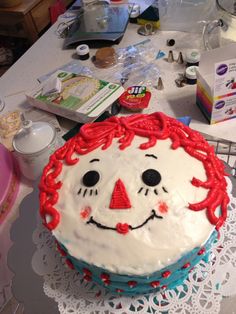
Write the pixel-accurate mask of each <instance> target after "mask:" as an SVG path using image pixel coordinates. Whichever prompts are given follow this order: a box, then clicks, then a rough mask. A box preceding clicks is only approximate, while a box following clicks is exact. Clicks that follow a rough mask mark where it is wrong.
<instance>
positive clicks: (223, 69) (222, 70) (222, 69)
mask: <svg viewBox="0 0 236 314" xmlns="http://www.w3.org/2000/svg"><path fill="white" fill-rule="evenodd" d="M227 71H228V66H227V64H220V65H219V66H218V68H217V69H216V74H218V75H224V74H225V73H226V72H227Z"/></svg>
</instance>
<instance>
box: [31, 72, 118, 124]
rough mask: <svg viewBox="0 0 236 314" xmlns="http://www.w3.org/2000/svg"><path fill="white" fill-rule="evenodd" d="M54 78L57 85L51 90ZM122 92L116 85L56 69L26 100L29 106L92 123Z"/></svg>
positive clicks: (81, 121)
mask: <svg viewBox="0 0 236 314" xmlns="http://www.w3.org/2000/svg"><path fill="white" fill-rule="evenodd" d="M55 77H56V79H59V80H60V82H59V84H58V81H57V83H55V84H54V88H53V87H52V86H51V85H52V81H53V82H54V81H55ZM52 79H53V80H52ZM59 86H60V89H59ZM45 87H46V89H45ZM45 90H47V93H45ZM123 92H124V88H123V87H122V86H120V85H118V84H113V83H109V82H107V81H103V80H99V79H96V78H92V77H88V76H83V75H78V74H74V73H70V72H67V71H60V70H59V71H57V72H56V73H54V74H53V77H50V78H49V79H48V81H44V82H43V83H42V84H41V85H40V87H39V88H38V89H37V90H35V91H33V92H32V93H31V94H30V95H26V97H27V99H28V101H29V102H30V104H31V105H32V106H35V107H37V108H40V109H43V110H46V111H49V112H51V113H54V114H57V115H59V116H62V117H65V118H67V119H70V120H73V121H77V122H80V123H87V122H92V121H94V120H96V119H97V118H98V117H99V116H100V115H101V114H102V113H103V112H104V111H106V110H107V109H108V108H109V107H110V106H111V105H112V104H113V103H114V102H115V101H116V100H117V99H118V98H119V96H120V95H121V94H122V93H123Z"/></svg>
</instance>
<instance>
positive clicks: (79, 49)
mask: <svg viewBox="0 0 236 314" xmlns="http://www.w3.org/2000/svg"><path fill="white" fill-rule="evenodd" d="M76 52H77V54H78V55H79V56H84V55H86V54H88V53H89V46H88V45H85V44H83V45H79V46H78V47H77V48H76Z"/></svg>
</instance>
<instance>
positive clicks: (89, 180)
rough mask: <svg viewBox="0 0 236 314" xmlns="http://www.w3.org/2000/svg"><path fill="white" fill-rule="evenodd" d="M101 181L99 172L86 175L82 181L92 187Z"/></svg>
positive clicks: (91, 171) (90, 172)
mask: <svg viewBox="0 0 236 314" xmlns="http://www.w3.org/2000/svg"><path fill="white" fill-rule="evenodd" d="M99 179H100V175H99V173H98V172H97V171H94V170H90V171H88V172H86V173H85V175H84V176H83V179H82V181H83V184H84V185H85V186H87V187H91V186H94V185H95V184H96V183H98V181H99Z"/></svg>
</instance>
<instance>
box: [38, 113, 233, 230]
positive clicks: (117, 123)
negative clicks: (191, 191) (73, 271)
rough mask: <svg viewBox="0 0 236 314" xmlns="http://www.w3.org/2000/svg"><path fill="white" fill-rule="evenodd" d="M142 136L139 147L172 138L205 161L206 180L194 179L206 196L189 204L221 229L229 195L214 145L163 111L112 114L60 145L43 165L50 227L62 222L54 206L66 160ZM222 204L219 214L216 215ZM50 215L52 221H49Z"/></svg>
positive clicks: (43, 204) (43, 202)
mask: <svg viewBox="0 0 236 314" xmlns="http://www.w3.org/2000/svg"><path fill="white" fill-rule="evenodd" d="M135 135H137V136H141V137H143V138H144V139H145V138H146V141H145V140H144V143H142V144H141V145H140V149H148V148H150V147H153V146H155V144H156V142H157V140H164V139H167V138H169V139H171V141H172V145H171V148H172V149H177V148H179V147H182V148H183V149H184V150H185V151H186V152H187V153H188V154H189V155H191V156H192V157H194V158H196V159H198V160H199V161H201V162H202V163H203V166H204V168H205V171H206V176H207V180H206V181H204V182H203V181H201V180H199V179H197V178H193V179H192V184H193V185H194V186H196V187H202V188H205V189H208V190H209V191H208V194H207V197H206V198H205V199H204V200H203V201H201V202H199V203H195V204H189V208H190V209H191V210H194V211H200V210H203V209H206V212H207V217H208V219H209V221H210V222H211V223H212V224H214V225H216V228H217V229H218V228H219V227H220V226H221V225H222V224H223V222H224V221H225V219H226V216H227V204H228V202H229V198H228V195H227V192H226V186H227V184H226V180H225V177H224V176H225V175H226V174H225V172H224V165H223V163H222V162H221V161H220V160H219V159H218V158H217V157H216V155H215V153H214V148H213V147H211V146H210V145H209V144H208V143H207V141H206V140H205V139H204V138H203V137H202V136H201V135H200V134H199V133H198V132H196V131H194V130H192V129H190V128H189V127H188V126H185V125H184V124H182V123H181V122H179V121H178V120H176V119H174V118H171V117H168V116H166V115H165V114H163V113H160V112H156V113H152V114H136V115H131V116H128V117H111V118H109V119H107V120H105V121H103V122H94V123H90V124H85V125H84V126H82V127H81V130H80V132H79V133H78V134H77V135H76V136H74V137H73V138H71V139H70V140H69V141H68V142H67V143H66V144H65V145H64V146H63V147H61V148H59V149H58V150H57V151H56V152H55V153H54V154H53V155H52V156H51V157H50V160H49V163H48V165H47V166H46V167H45V168H44V171H43V175H42V178H41V182H40V185H39V188H40V214H41V216H42V218H43V220H44V224H45V225H46V226H47V228H48V229H50V230H52V229H55V228H56V227H57V225H58V223H59V222H60V214H59V212H58V211H57V210H56V208H55V207H54V206H55V205H56V203H57V201H58V192H57V190H59V189H60V188H61V186H62V182H60V181H57V180H56V178H57V177H58V175H59V174H60V173H61V170H62V166H63V162H64V163H66V164H67V165H74V164H75V163H77V162H78V161H79V155H84V154H88V153H89V152H91V151H93V150H95V149H96V148H98V147H101V148H102V149H103V150H105V149H107V148H108V147H109V146H110V145H111V143H112V141H113V140H114V139H115V138H118V139H119V140H118V141H119V143H120V145H119V148H120V149H121V150H123V149H125V148H126V147H127V146H129V145H131V143H132V140H133V138H134V136H135ZM219 206H220V209H221V210H220V214H219V216H217V215H216V214H215V211H216V209H217V208H218V207H219ZM46 215H49V216H50V217H51V218H50V221H49V222H47V221H46Z"/></svg>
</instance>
